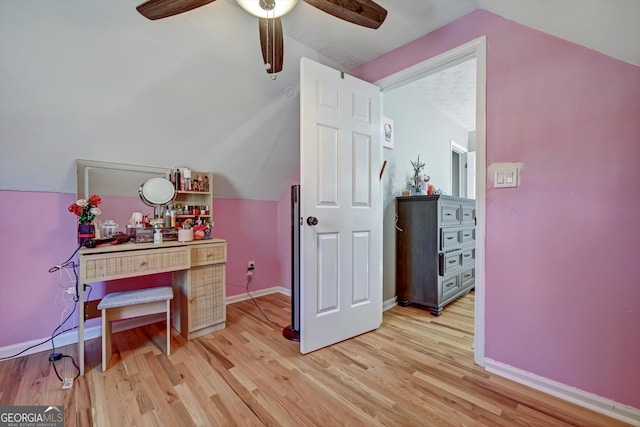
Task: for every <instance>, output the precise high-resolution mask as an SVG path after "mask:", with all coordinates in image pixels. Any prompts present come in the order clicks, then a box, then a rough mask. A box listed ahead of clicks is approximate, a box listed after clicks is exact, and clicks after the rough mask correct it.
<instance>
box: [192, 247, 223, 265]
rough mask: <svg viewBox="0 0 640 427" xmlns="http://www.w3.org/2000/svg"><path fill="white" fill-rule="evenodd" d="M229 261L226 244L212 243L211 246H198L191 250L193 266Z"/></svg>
mask: <svg viewBox="0 0 640 427" xmlns="http://www.w3.org/2000/svg"><path fill="white" fill-rule="evenodd" d="M226 261H227V245H226V244H225V243H212V244H210V245H198V246H193V247H192V248H191V266H192V267H197V266H200V265H207V264H216V263H221V262H226Z"/></svg>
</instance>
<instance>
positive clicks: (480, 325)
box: [376, 37, 486, 366]
mask: <svg viewBox="0 0 640 427" xmlns="http://www.w3.org/2000/svg"><path fill="white" fill-rule="evenodd" d="M470 59H474V60H475V63H476V67H475V77H476V81H475V84H476V86H475V95H476V96H475V117H474V120H475V130H474V131H473V135H472V138H469V139H470V143H473V149H474V150H473V151H474V152H475V156H474V157H475V158H476V160H477V167H476V170H475V174H474V177H473V178H474V180H475V182H476V185H475V193H476V194H475V196H476V197H475V198H476V218H477V227H476V242H477V243H476V278H475V310H474V324H475V325H474V361H475V363H476V364H478V365H481V366H484V347H485V337H484V310H485V307H484V280H485V265H484V263H485V261H484V260H485V254H484V246H485V245H484V239H485V230H486V226H485V221H486V219H485V218H486V200H485V199H486V198H485V194H486V189H485V182H486V142H485V116H486V112H485V105H486V39H485V37H481V38H478V39H476V40H472V41H470V42H468V43H466V44H464V45H461V46H459V47H457V48H454V49H452V50H450V51H448V52H445V53H443V54H441V55H438V56H437V57H434V58H431V59H428V60H426V61H423V62H421V63H418V64H416V65H414V66H412V67H409V68H407V69H405V70H402V71H400V72H398V73H396V74H393V75H391V76H389V77H386V78H384V79H382V80H380V81H378V82H376V84H377V85H378V86H379V87H380V88H381V90H382V94H383V111H384V115H385V117H388V116H389V110H388V109H387V100H388V99H389V100H390V99H391V98H392V96H391V94H392V91H394V90H396V89H400V90H402V89H403V88H405V87H407V86H408V85H409V84H411V83H412V82H415V81H418V80H419V79H421V78H423V77H425V76H427V75H433V74H435V73H437V72H438V71H443V70H446V69H448V68H451V67H452V66H454V65H457V64H461V63H464V62H466V61H469V60H470ZM409 101H411V100H409ZM409 104H410V102H405V105H404V107H405V109H404V110H402V111H403V113H402V117H406V118H411V120H415V122H417V123H422V125H425V123H424V118H423V117H422V118H421V117H419V116H418V115H417V114H416V113H415V110H414V109H412V108H411V107H410V106H409ZM412 116H413V117H412ZM389 118H390V119H392V120H394V123H395V131H394V132H395V135H394V138H395V144H394V148H393V149H392V150H384V151H385V152H384V160H387V161H388V164H387V171H388V175H387V177H386V180H385V182H384V183H383V197H384V201H383V203H384V236H383V240H384V261H383V262H384V267H383V272H384V273H383V274H384V277H383V279H384V299H385V302H384V306H385V308H389V307H391V306H393V301H392V300H393V298H394V297H395V295H396V293H395V197H396V196H398V195H400V193H401V191H402V190H403V189H404V188H405V187H406V184H407V182H406V181H407V172H408V170H409V169H410V164H409V161H411V160H415V157H416V156H417V155H418V154H422V155H421V157H420V159H421V160H422V161H424V162H425V163H426V167H425V172H424V173H425V174H426V175H429V176H430V178H431V181H430V182H431V183H433V184H434V185H435V186H436V187H438V188H440V189H441V190H443V191H444V192H445V193H446V194H452V191H451V189H452V177H451V159H452V157H451V156H452V154H451V153H452V152H451V146H450V141H451V139H456V140H457V139H459V140H460V141H464V140H465V139H466V137H465V136H461V137H460V138H447V139H446V140H445V141H446V143H444V144H439V145H437V146H433V147H431V148H430V149H429V150H428V152H427V151H426V150H425V152H424V153H419V152H418V150H419V148H416V147H421V146H423V145H420V144H424V143H425V141H424V139H423V137H422V136H421V135H420V134H419V133H417V132H414V129H411V130H408V131H407V130H406V129H404V130H403V124H402V122H401V121H400V122H399V120H398V119H399V117H389ZM430 138H433V139H437V138H440V137H439V136H438V135H432V136H431V137H430ZM440 139H442V138H440ZM467 148H468V146H467ZM437 159H443V160H437ZM465 185H468V184H466V180H465ZM390 301H392V302H390Z"/></svg>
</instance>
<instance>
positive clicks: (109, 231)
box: [102, 219, 120, 239]
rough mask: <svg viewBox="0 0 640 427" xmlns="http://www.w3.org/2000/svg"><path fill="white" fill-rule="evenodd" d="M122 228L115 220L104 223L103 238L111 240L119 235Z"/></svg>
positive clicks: (107, 220)
mask: <svg viewBox="0 0 640 427" xmlns="http://www.w3.org/2000/svg"><path fill="white" fill-rule="evenodd" d="M119 228H120V226H119V225H118V224H116V223H115V222H114V221H113V220H110V219H106V220H105V221H104V222H103V223H102V238H103V239H109V238H111V237H113V236H115V235H116V234H118V231H119Z"/></svg>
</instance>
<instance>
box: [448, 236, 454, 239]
mask: <svg viewBox="0 0 640 427" xmlns="http://www.w3.org/2000/svg"><path fill="white" fill-rule="evenodd" d="M451 239H455V236H447V240H451Z"/></svg>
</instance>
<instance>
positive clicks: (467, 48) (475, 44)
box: [375, 36, 487, 366]
mask: <svg viewBox="0 0 640 427" xmlns="http://www.w3.org/2000/svg"><path fill="white" fill-rule="evenodd" d="M473 56H475V57H476V64H477V65H476V145H477V155H476V159H477V165H478V166H477V168H476V221H477V226H476V242H477V243H476V285H475V293H476V298H475V300H476V303H475V330H474V361H475V363H476V364H478V365H480V366H484V364H485V361H484V359H485V354H484V350H485V336H484V328H485V235H486V175H487V166H486V165H487V162H486V158H487V147H486V104H487V103H486V99H487V41H486V37H485V36H482V37H479V38H477V39H474V40H471V41H470V42H467V43H465V44H463V45H460V46H458V47H456V48H453V49H451V50H449V51H447V52H444V53H442V54H440V55H438V56H435V57H433V58H429V59H427V60H425V61H422V62H420V63H418V64H415V65H413V66H411V67H409V68H406V69H404V70H402V71H399V72H397V73H395V74H392V75H390V76H388V77H385V78H383V79H381V80H378V81H377V82H375V84H376V85H377V86H379V87H380V89H381V90H382V92H383V93H384V91H388V90H390V89H394V88H396V87H399V86H402V85H404V84H406V83H409V82H411V81H414V80H416V79H418V78H420V77H422V76H424V75H426V74H431V73H434V72H437V71H438V70H441V69H444V68H448V67H451V66H452V65H455V64H457V63H460V62H463V61H466V60H467V59H469V58H470V57H473Z"/></svg>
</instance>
